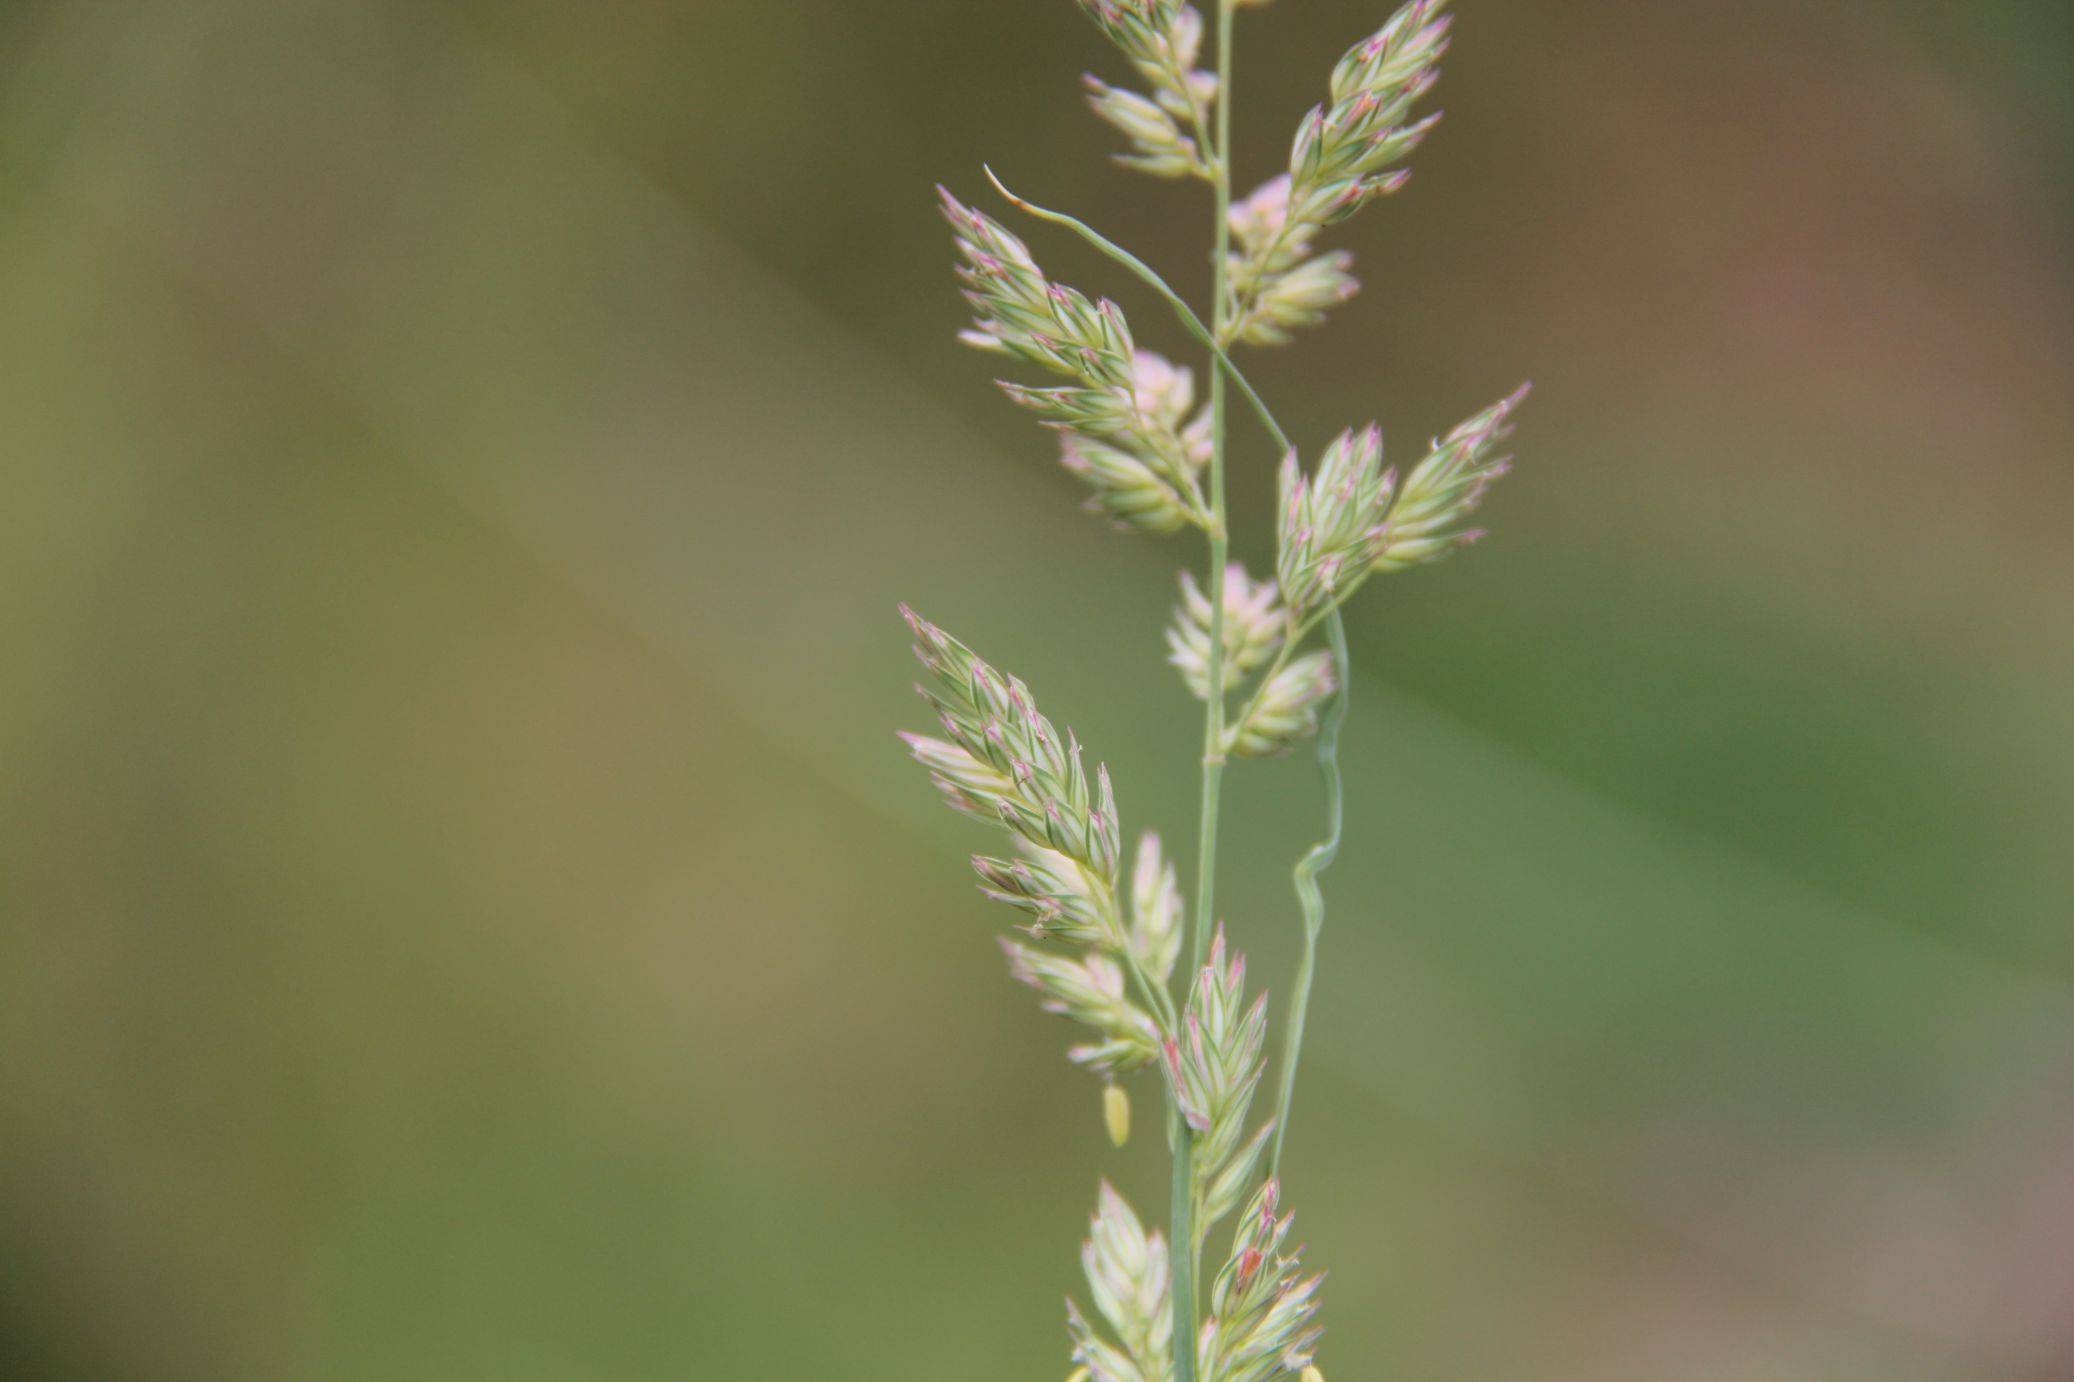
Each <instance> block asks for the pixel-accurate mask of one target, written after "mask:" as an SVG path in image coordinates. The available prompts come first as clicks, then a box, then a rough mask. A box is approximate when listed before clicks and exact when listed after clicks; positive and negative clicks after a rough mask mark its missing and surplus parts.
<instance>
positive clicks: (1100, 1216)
mask: <svg viewBox="0 0 2074 1382" xmlns="http://www.w3.org/2000/svg"><path fill="white" fill-rule="evenodd" d="M1080 1265H1081V1270H1082V1271H1083V1272H1084V1273H1085V1274H1086V1276H1087V1285H1088V1290H1089V1292H1090V1294H1091V1296H1092V1299H1093V1300H1094V1304H1095V1310H1096V1311H1097V1312H1098V1313H1099V1314H1100V1315H1101V1317H1102V1319H1103V1320H1104V1321H1106V1322H1107V1323H1108V1325H1109V1328H1110V1330H1111V1331H1112V1332H1113V1336H1114V1341H1113V1342H1112V1341H1110V1340H1108V1339H1104V1338H1102V1337H1101V1336H1100V1335H1099V1334H1097V1333H1096V1332H1095V1330H1094V1328H1093V1327H1092V1326H1091V1325H1090V1324H1089V1322H1088V1320H1087V1319H1086V1317H1085V1316H1083V1315H1082V1314H1081V1313H1080V1310H1079V1307H1077V1306H1076V1305H1074V1304H1073V1302H1071V1301H1068V1302H1067V1303H1066V1319H1067V1329H1068V1331H1069V1332H1070V1333H1071V1334H1072V1336H1073V1343H1074V1349H1073V1361H1075V1362H1077V1363H1080V1364H1082V1365H1083V1366H1085V1367H1087V1368H1088V1369H1089V1370H1090V1372H1091V1374H1092V1376H1093V1378H1094V1380H1095V1382H1164V1379H1165V1378H1166V1376H1167V1369H1168V1368H1169V1367H1170V1366H1171V1355H1172V1351H1173V1313H1172V1311H1171V1309H1170V1308H1169V1305H1168V1291H1169V1289H1170V1286H1169V1281H1170V1278H1169V1276H1168V1272H1167V1245H1166V1240H1165V1238H1163V1237H1162V1236H1161V1234H1160V1232H1159V1230H1157V1229H1153V1230H1151V1231H1149V1232H1148V1231H1147V1230H1146V1228H1145V1225H1144V1224H1143V1222H1142V1221H1141V1220H1140V1219H1139V1218H1138V1216H1137V1214H1136V1213H1135V1212H1134V1211H1133V1210H1132V1209H1131V1207H1130V1205H1129V1204H1127V1203H1126V1202H1125V1201H1124V1198H1123V1196H1121V1195H1119V1194H1117V1193H1116V1190H1115V1188H1114V1187H1113V1186H1111V1185H1110V1184H1109V1182H1107V1181H1106V1180H1105V1181H1103V1182H1102V1184H1101V1188H1100V1190H1099V1192H1098V1198H1097V1202H1096V1209H1095V1215H1094V1219H1093V1222H1092V1223H1091V1224H1090V1226H1089V1229H1088V1237H1087V1241H1086V1242H1085V1243H1083V1244H1082V1245H1081V1249H1080Z"/></svg>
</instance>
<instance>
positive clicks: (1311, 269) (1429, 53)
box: [1227, 0, 1450, 345]
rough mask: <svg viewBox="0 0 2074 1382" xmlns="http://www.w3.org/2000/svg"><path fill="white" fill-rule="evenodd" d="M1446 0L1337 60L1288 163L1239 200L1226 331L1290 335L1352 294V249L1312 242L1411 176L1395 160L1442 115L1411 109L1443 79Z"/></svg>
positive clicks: (1411, 12) (1416, 0)
mask: <svg viewBox="0 0 2074 1382" xmlns="http://www.w3.org/2000/svg"><path fill="white" fill-rule="evenodd" d="M1446 3H1447V0H1411V3H1410V4H1408V5H1406V6H1404V7H1403V8H1402V9H1400V10H1398V11H1397V13H1396V14H1394V15H1392V16H1391V18H1390V20H1389V21H1388V22H1387V23H1385V24H1384V25H1383V27H1382V28H1381V29H1379V30H1377V31H1376V32H1375V33H1374V34H1372V35H1370V36H1369V37H1368V38H1366V39H1364V40H1363V41H1361V42H1360V43H1357V44H1355V45H1354V47H1352V48H1351V49H1349V50H1348V51H1347V53H1346V55H1345V56H1344V57H1342V58H1341V59H1340V61H1339V64H1338V66H1336V67H1335V68H1334V69H1333V73H1332V85H1331V99H1330V100H1328V101H1326V102H1324V103H1323V104H1320V105H1317V106H1314V107H1312V109H1311V111H1310V113H1309V114H1307V115H1306V116H1305V117H1304V119H1303V123H1302V124H1301V125H1300V126H1299V127H1298V129H1297V132H1296V139H1295V142H1294V144H1293V146H1292V147H1291V149H1290V153H1289V170H1288V172H1286V173H1283V174H1280V175H1278V176H1276V177H1275V178H1272V179H1270V180H1269V181H1268V182H1267V183H1265V184H1263V185H1262V186H1261V187H1260V188H1259V189H1258V190H1256V191H1255V192H1254V193H1253V194H1252V195H1250V196H1248V197H1246V198H1244V199H1243V200H1241V201H1240V202H1239V203H1237V204H1236V205H1235V206H1233V208H1232V216H1231V228H1232V234H1233V237H1234V239H1235V240H1236V241H1237V249H1236V250H1235V252H1234V253H1233V255H1232V257H1231V261H1230V271H1231V297H1232V309H1233V310H1232V314H1231V327H1230V329H1229V331H1228V332H1227V339H1229V340H1233V341H1244V342H1246V343H1248V344H1253V345H1279V344H1282V343H1283V342H1285V341H1287V340H1288V339H1289V333H1290V331H1291V330H1293V329H1295V328H1297V327H1304V326H1311V325H1314V324H1316V323H1317V322H1319V321H1321V320H1322V319H1323V317H1324V314H1325V312H1326V310H1327V309H1329V308H1331V307H1333V306H1335V305H1337V304H1338V303H1340V302H1344V301H1345V300H1346V299H1347V298H1349V297H1351V296H1353V294H1354V292H1355V291H1356V289H1357V286H1358V285H1357V284H1356V282H1355V280H1354V276H1353V273H1352V265H1353V260H1352V257H1351V256H1350V255H1347V254H1346V253H1344V252H1343V251H1333V252H1331V253H1326V254H1319V253H1316V252H1315V251H1314V248H1313V247H1314V244H1315V242H1316V239H1317V236H1318V234H1319V232H1320V231H1322V230H1324V229H1325V228H1326V227H1327V226H1330V225H1332V224H1334V223H1336V222H1338V221H1342V220H1345V219H1346V218H1347V217H1349V216H1351V215H1353V214H1354V213H1355V212H1356V211H1358V210H1360V209H1361V208H1362V207H1363V206H1366V205H1367V204H1368V203H1369V202H1371V201H1374V200H1375V199H1376V198H1378V197H1384V196H1388V195H1389V194H1390V193H1392V192H1395V191H1397V190H1398V189H1399V188H1401V187H1402V186H1404V184H1405V182H1406V180H1407V179H1408V178H1409V177H1410V174H1409V173H1408V172H1406V171H1405V170H1404V169H1402V168H1400V167H1399V166H1398V165H1399V164H1401V163H1402V162H1403V161H1404V160H1405V158H1407V157H1408V156H1409V155H1410V154H1411V152H1412V150H1413V149H1415V148H1417V147H1418V146H1419V144H1420V142H1421V141H1422V140H1424V139H1425V137H1426V135H1427V134H1428V133H1429V132H1430V131H1431V130H1432V128H1433V126H1434V124H1435V123H1437V122H1438V120H1439V118H1440V117H1439V115H1438V114H1434V115H1428V116H1425V117H1424V118H1421V119H1413V118H1412V117H1411V112H1412V108H1413V106H1415V105H1416V104H1417V103H1418V101H1419V100H1420V98H1421V97H1423V96H1424V95H1425V94H1426V93H1427V92H1428V91H1430V90H1432V88H1433V86H1434V84H1435V83H1436V82H1437V81H1439V79H1440V59H1441V56H1442V55H1443V54H1444V53H1445V52H1446V51H1447V44H1448V27H1449V23H1450V21H1449V20H1448V19H1447V18H1445V17H1444V16H1442V15H1441V14H1440V11H1441V10H1442V9H1443V8H1444V7H1445V5H1446Z"/></svg>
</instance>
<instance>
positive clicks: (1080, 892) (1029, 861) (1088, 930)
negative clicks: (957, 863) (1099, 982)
mask: <svg viewBox="0 0 2074 1382" xmlns="http://www.w3.org/2000/svg"><path fill="white" fill-rule="evenodd" d="M1013 843H1014V845H1015V854H1014V856H1013V857H1012V858H1006V859H1003V858H997V857H994V856H991V855H986V854H975V855H973V856H972V871H973V872H974V873H976V874H978V875H979V880H980V889H979V890H980V891H981V892H982V893H984V894H985V895H986V896H988V897H990V898H992V899H993V900H994V901H996V902H1005V903H1007V904H1008V905H1009V906H1011V907H1016V908H1020V909H1021V910H1022V911H1025V912H1028V913H1029V914H1030V921H1029V923H1028V925H1027V927H1026V928H1025V929H1027V930H1028V931H1029V932H1030V934H1031V935H1033V936H1036V937H1038V938H1039V939H1045V940H1061V941H1071V942H1073V943H1075V944H1078V945H1099V946H1104V947H1106V948H1108V949H1112V950H1113V949H1115V948H1117V946H1118V945H1119V944H1120V943H1121V940H1122V931H1121V929H1120V925H1119V921H1118V917H1117V909H1116V893H1115V890H1114V888H1113V887H1111V886H1109V885H1108V884H1107V883H1105V882H1104V881H1103V880H1100V879H1098V878H1095V877H1093V876H1091V875H1090V874H1089V873H1088V870H1087V869H1086V868H1085V867H1084V866H1082V865H1081V864H1080V863H1078V862H1077V861H1075V860H1073V859H1070V858H1068V857H1067V856H1066V855H1064V854H1061V853H1059V851H1057V850H1055V849H1045V848H1043V847H1042V846H1039V845H1033V844H1031V843H1030V842H1029V841H1028V840H1025V839H1016V840H1015V841H1014V842H1013Z"/></svg>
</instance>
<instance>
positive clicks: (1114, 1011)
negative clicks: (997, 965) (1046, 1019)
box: [1001, 936, 1159, 1078]
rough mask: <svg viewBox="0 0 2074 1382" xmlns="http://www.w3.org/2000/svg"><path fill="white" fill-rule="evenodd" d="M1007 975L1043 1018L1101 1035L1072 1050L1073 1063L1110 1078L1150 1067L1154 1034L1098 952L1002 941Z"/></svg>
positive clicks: (1116, 968)
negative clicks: (1031, 996)
mask: <svg viewBox="0 0 2074 1382" xmlns="http://www.w3.org/2000/svg"><path fill="white" fill-rule="evenodd" d="M1001 949H1002V951H1003V953H1005V954H1006V955H1007V956H1008V972H1009V973H1010V974H1012V975H1013V976H1015V978H1016V979H1017V980H1019V981H1020V982H1022V983H1025V984H1028V985H1029V986H1030V987H1031V988H1033V989H1035V990H1037V992H1038V993H1039V994H1040V995H1041V1002H1040V1004H1039V1006H1041V1007H1042V1008H1043V1009H1044V1010H1045V1011H1046V1012H1048V1013H1057V1014H1058V1015H1059V1016H1061V1017H1067V1018H1071V1019H1072V1020H1073V1021H1075V1022H1079V1023H1082V1024H1084V1025H1086V1026H1089V1027H1093V1028H1094V1029H1095V1030H1096V1031H1097V1032H1098V1033H1100V1039H1099V1040H1097V1041H1090V1042H1083V1043H1081V1044H1080V1045H1078V1046H1074V1047H1071V1048H1069V1049H1068V1050H1067V1052H1066V1054H1067V1055H1068V1056H1069V1057H1071V1058H1072V1060H1073V1061H1074V1063H1075V1064H1078V1065H1084V1066H1086V1067H1087V1068H1088V1069H1090V1070H1093V1071H1095V1072H1096V1073H1097V1074H1100V1075H1103V1076H1107V1077H1110V1078H1114V1077H1115V1076H1117V1075H1122V1074H1127V1073H1129V1072H1130V1071H1132V1070H1136V1069H1138V1068H1139V1067H1141V1066H1144V1065H1146V1064H1149V1063H1150V1062H1151V1061H1152V1059H1153V1058H1154V1057H1155V1056H1156V1055H1157V1054H1158V1052H1159V1029H1158V1028H1157V1027H1155V1026H1154V1025H1153V1022H1152V1019H1151V1018H1150V1017H1149V1016H1147V1015H1146V1014H1145V1012H1144V1010H1143V1009H1141V1008H1139V1007H1138V1005H1137V1004H1136V1003H1134V1002H1132V1001H1131V998H1130V993H1129V986H1128V985H1127V984H1126V983H1125V981H1124V974H1123V967H1122V966H1120V965H1119V964H1117V962H1116V961H1115V960H1113V959H1110V958H1109V957H1108V956H1107V955H1105V954H1103V953H1102V952H1100V951H1095V950H1091V951H1085V952H1082V953H1080V954H1072V953H1062V952H1059V951H1055V950H1047V949H1044V948H1043V947H1040V946H1035V945H1029V944H1026V943H1024V942H1022V941H1018V940H1011V939H1010V938H1008V937H1006V936H1003V937H1002V938H1001Z"/></svg>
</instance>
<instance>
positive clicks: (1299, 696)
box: [1224, 652, 1339, 758]
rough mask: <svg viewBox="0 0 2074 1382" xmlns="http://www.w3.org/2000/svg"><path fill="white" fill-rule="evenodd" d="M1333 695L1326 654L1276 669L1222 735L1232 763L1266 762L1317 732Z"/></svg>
mask: <svg viewBox="0 0 2074 1382" xmlns="http://www.w3.org/2000/svg"><path fill="white" fill-rule="evenodd" d="M1337 690H1339V677H1338V676H1337V675H1336V674H1335V673H1334V672H1333V670H1332V654H1331V653H1326V652H1316V653H1305V654H1303V655H1302V656H1300V657H1296V658H1292V659H1290V660H1289V661H1288V662H1285V663H1284V664H1282V666H1281V667H1280V668H1278V669H1277V670H1276V671H1275V673H1274V675H1272V676H1270V677H1269V678H1268V679H1267V683H1266V684H1265V685H1264V686H1262V687H1261V688H1260V690H1259V691H1258V692H1256V693H1255V694H1254V696H1253V698H1252V699H1251V700H1250V701H1248V702H1247V703H1246V708H1245V710H1244V712H1243V713H1241V714H1240V716H1239V718H1238V719H1237V720H1236V721H1235V722H1234V723H1233V724H1232V725H1230V726H1229V727H1228V728H1227V729H1226V730H1225V732H1224V751H1225V752H1226V753H1228V754H1230V755H1231V756H1232V757H1234V758H1266V757H1269V756H1270V755H1273V754H1277V753H1283V752H1286V751H1287V750H1288V749H1289V748H1290V747H1291V746H1292V745H1294V744H1296V743H1298V742H1299V741H1301V740H1304V739H1309V738H1311V737H1312V736H1313V735H1315V734H1316V733H1317V732H1318V716H1319V714H1320V713H1321V712H1322V711H1323V710H1324V708H1325V702H1327V701H1329V700H1331V699H1332V694H1333V692H1335V691H1337Z"/></svg>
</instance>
